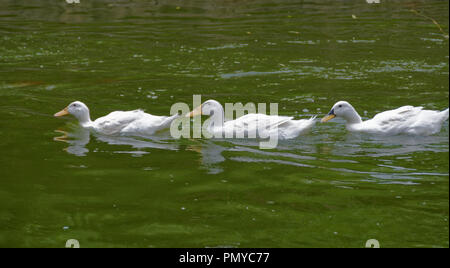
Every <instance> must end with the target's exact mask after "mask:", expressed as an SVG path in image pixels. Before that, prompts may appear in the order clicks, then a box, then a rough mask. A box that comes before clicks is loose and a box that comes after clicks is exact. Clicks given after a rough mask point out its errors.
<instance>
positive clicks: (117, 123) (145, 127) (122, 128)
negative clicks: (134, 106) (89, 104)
mask: <svg viewBox="0 0 450 268" xmlns="http://www.w3.org/2000/svg"><path fill="white" fill-rule="evenodd" d="M176 117H178V115H174V116H171V117H167V116H156V115H151V114H148V113H145V112H144V111H142V110H134V111H116V112H112V113H110V114H108V115H106V116H104V117H100V118H98V119H97V120H95V121H94V122H93V124H92V126H93V128H94V129H95V130H97V131H98V132H101V133H103V134H108V135H114V134H140V135H152V134H154V133H155V132H157V131H160V130H162V129H165V128H168V127H170V123H171V122H172V121H173V120H174V119H175V118H176Z"/></svg>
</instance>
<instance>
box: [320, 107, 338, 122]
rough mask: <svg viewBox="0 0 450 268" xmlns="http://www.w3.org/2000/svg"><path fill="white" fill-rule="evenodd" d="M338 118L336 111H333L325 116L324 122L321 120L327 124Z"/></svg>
mask: <svg viewBox="0 0 450 268" xmlns="http://www.w3.org/2000/svg"><path fill="white" fill-rule="evenodd" d="M335 117H336V114H335V113H334V109H331V111H330V112H329V113H328V114H327V116H325V117H324V118H322V120H320V121H321V122H322V123H325V122H327V121H329V120H331V119H333V118H335Z"/></svg>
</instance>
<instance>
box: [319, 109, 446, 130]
mask: <svg viewBox="0 0 450 268" xmlns="http://www.w3.org/2000/svg"><path fill="white" fill-rule="evenodd" d="M448 115H449V110H448V108H447V109H446V110H445V111H431V110H423V107H414V106H403V107H400V108H398V109H395V110H389V111H385V112H382V113H379V114H377V115H375V117H374V118H372V119H369V120H366V121H362V120H361V117H360V116H359V114H358V113H357V112H356V110H355V108H353V106H352V105H351V104H350V103H348V102H346V101H339V102H337V103H336V104H335V105H334V106H333V108H332V109H331V111H330V112H329V113H328V115H327V116H325V117H324V118H323V119H322V122H327V121H328V120H330V119H333V118H334V117H342V118H343V119H345V120H346V121H347V125H346V127H347V130H349V131H357V132H367V133H372V134H384V135H398V134H409V135H433V134H436V133H438V132H439V131H441V127H442V124H443V123H444V122H445V121H446V120H447V119H448Z"/></svg>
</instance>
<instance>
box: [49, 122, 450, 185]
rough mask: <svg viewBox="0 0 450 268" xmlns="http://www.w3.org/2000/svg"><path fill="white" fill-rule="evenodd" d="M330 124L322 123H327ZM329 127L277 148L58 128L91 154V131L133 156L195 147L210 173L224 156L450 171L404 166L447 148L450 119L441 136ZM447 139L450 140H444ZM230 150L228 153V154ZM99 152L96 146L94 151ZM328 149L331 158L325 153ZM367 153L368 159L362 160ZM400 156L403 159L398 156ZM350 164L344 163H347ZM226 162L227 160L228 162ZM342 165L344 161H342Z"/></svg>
mask: <svg viewBox="0 0 450 268" xmlns="http://www.w3.org/2000/svg"><path fill="white" fill-rule="evenodd" d="M323 127H324V126H323V125H322V126H319V128H323ZM325 128H327V130H328V133H326V134H325V133H322V131H320V130H315V132H314V133H313V134H312V135H306V136H301V137H299V138H297V139H293V140H285V141H279V145H278V147H277V148H276V149H275V150H270V151H268V150H261V149H259V148H258V147H259V142H258V141H257V140H247V139H228V140H224V139H219V140H217V139H212V140H205V139H203V140H188V144H187V146H181V145H180V144H179V143H178V142H177V141H176V140H173V139H172V138H171V136H170V133H169V132H163V133H161V134H159V135H155V136H151V137H145V138H144V137H139V138H137V137H123V136H106V135H100V134H97V133H92V132H91V131H89V130H87V129H84V128H82V127H78V126H77V127H73V126H72V128H71V130H70V131H64V130H59V129H58V130H55V132H57V133H61V134H63V136H59V137H55V138H54V140H55V141H58V142H65V143H68V144H69V145H70V146H68V147H67V148H65V149H64V150H65V151H66V152H68V153H69V154H73V155H76V156H86V155H87V153H88V152H89V149H87V146H88V144H89V142H90V138H91V135H92V136H94V138H95V139H97V140H98V141H101V142H104V143H107V144H109V145H112V146H111V147H109V149H108V150H110V151H112V152H114V153H123V154H130V155H132V156H144V155H145V154H147V153H148V150H152V149H158V150H169V151H177V150H186V151H192V152H195V153H196V154H197V155H198V156H197V157H198V159H199V163H200V165H201V166H202V167H203V169H206V170H207V171H208V173H209V174H220V173H222V172H223V171H224V170H223V167H222V165H223V162H226V161H235V162H240V163H242V164H245V163H262V164H264V163H274V164H277V165H289V166H294V167H302V168H311V169H323V170H330V171H337V172H340V173H351V174H360V175H364V176H363V178H362V181H368V182H369V181H370V182H376V183H380V184H386V183H390V184H404V185H414V184H419V183H420V179H421V177H423V176H444V177H447V176H448V174H447V173H437V172H422V171H420V170H418V169H417V168H408V167H403V166H401V165H402V163H407V162H408V159H410V158H411V156H410V155H411V154H412V153H418V152H427V151H429V152H447V151H448V148H447V146H445V144H446V141H447V140H448V136H447V135H446V131H447V130H448V123H446V124H445V125H444V127H443V132H442V133H441V134H439V135H435V136H427V137H422V136H409V135H398V136H377V135H369V134H359V133H345V134H344V135H343V133H342V132H337V131H336V130H334V132H335V133H334V134H336V135H341V136H342V137H337V139H335V137H332V136H333V126H332V127H325ZM114 145H127V146H131V147H132V148H133V149H137V150H132V151H130V150H117V149H115V147H114ZM443 145H444V146H443ZM225 152H227V155H230V156H228V157H226V156H224V153H225ZM92 153H95V152H92ZM324 154H325V155H326V158H324V157H323V155H324ZM361 159H362V160H361ZM367 159H370V161H371V162H372V163H371V165H370V167H372V169H374V170H377V169H379V168H380V167H381V169H382V170H385V171H384V172H378V171H373V170H371V169H367V168H366V170H364V168H361V166H362V163H361V162H363V161H367ZM396 160H399V161H396ZM344 164H345V167H341V166H344ZM225 165H226V164H225ZM336 166H340V167H336Z"/></svg>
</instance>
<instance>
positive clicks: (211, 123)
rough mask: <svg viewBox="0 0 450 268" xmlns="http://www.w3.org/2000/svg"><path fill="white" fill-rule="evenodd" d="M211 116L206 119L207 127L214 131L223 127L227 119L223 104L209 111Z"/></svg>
mask: <svg viewBox="0 0 450 268" xmlns="http://www.w3.org/2000/svg"><path fill="white" fill-rule="evenodd" d="M209 115H210V117H209V118H208V119H207V121H205V124H206V129H207V130H208V131H209V132H211V133H212V132H214V130H217V129H222V128H223V124H224V121H225V112H224V111H223V107H222V105H220V106H219V105H217V106H215V107H214V109H213V110H211V111H210V113H209Z"/></svg>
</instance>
